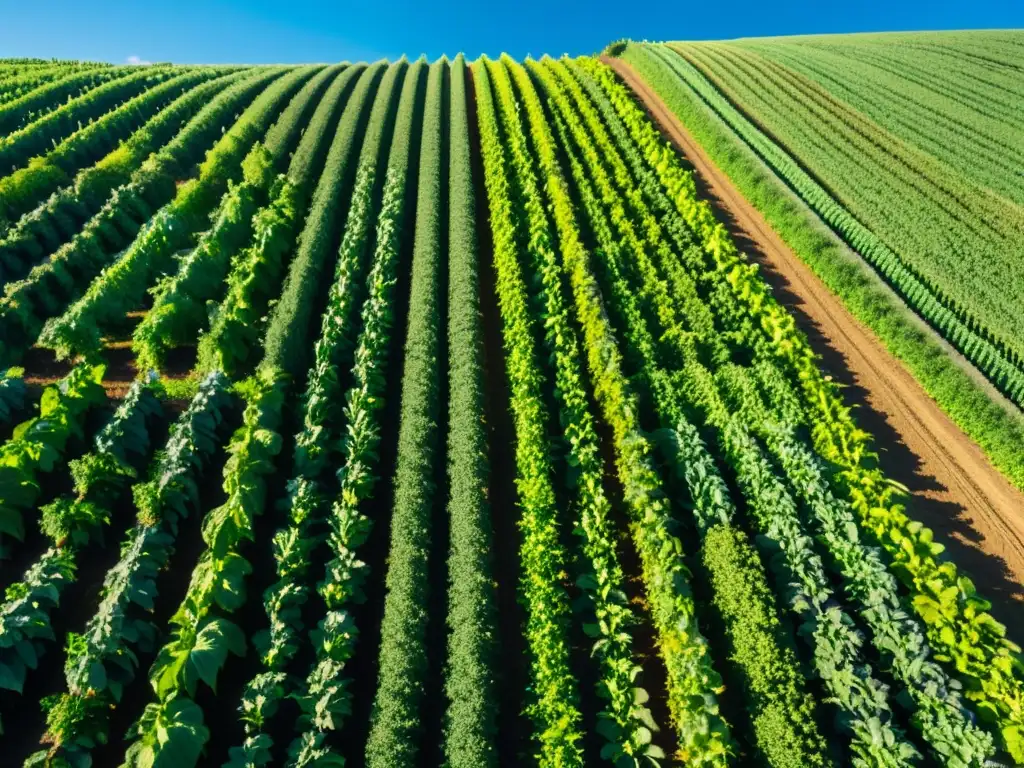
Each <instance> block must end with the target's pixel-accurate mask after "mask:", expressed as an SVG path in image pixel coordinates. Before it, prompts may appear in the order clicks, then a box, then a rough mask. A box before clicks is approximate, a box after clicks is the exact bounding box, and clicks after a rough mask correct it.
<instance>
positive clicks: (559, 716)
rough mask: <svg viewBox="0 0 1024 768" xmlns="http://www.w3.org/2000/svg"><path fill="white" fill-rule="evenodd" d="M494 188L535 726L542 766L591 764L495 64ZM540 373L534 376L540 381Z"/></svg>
mask: <svg viewBox="0 0 1024 768" xmlns="http://www.w3.org/2000/svg"><path fill="white" fill-rule="evenodd" d="M472 73H473V85H474V90H475V96H476V108H477V121H478V128H479V135H480V146H481V154H482V156H483V171H484V186H485V189H486V191H487V200H488V205H489V210H490V225H491V233H492V236H493V248H494V259H495V264H496V266H497V265H498V264H502V263H511V264H512V265H513V268H512V269H507V270H501V271H500V272H498V270H496V273H497V275H496V291H497V297H498V307H499V311H500V314H501V320H502V337H503V341H504V347H505V358H506V370H507V374H508V380H509V381H508V383H509V390H510V403H509V406H510V410H511V413H512V421H513V426H514V429H515V440H516V442H515V460H516V478H515V480H516V488H517V490H518V502H519V521H518V524H519V528H520V530H521V536H522V540H521V542H520V552H519V559H520V569H521V575H520V581H519V591H520V599H521V600H522V602H523V605H524V607H525V611H526V624H525V627H524V633H525V638H526V647H527V649H528V653H529V655H530V691H529V698H528V706H527V715H528V716H529V718H530V720H531V721H532V723H533V739H534V741H535V743H536V749H537V753H536V759H537V760H538V762H539V763H540V764H541V765H546V766H553V765H562V766H573V765H582V762H583V754H582V749H581V745H580V741H581V740H582V738H583V732H582V715H581V713H580V704H579V691H578V688H577V681H576V679H575V676H574V675H573V672H572V669H571V667H570V650H569V626H570V622H571V618H572V614H571V607H570V603H569V595H568V592H567V590H566V588H565V586H564V584H563V581H562V578H561V574H562V573H563V572H565V571H566V570H567V568H568V566H569V555H568V552H566V549H565V547H564V546H563V545H562V543H561V537H560V526H559V524H558V517H559V515H558V508H557V503H556V497H555V490H554V486H553V483H554V477H553V475H554V468H553V466H552V457H551V445H550V441H549V439H548V434H547V429H548V426H547V420H546V418H545V410H546V409H545V404H544V400H543V396H542V392H541V381H539V380H538V378H537V375H536V369H535V367H534V365H535V364H534V359H533V356H534V337H533V322H532V318H531V317H530V315H529V313H528V311H527V301H526V298H525V297H524V296H523V295H522V293H523V290H524V289H523V285H522V283H521V281H519V280H516V278H517V277H518V275H519V270H518V267H517V266H516V265H515V260H516V258H517V257H516V248H517V245H518V244H517V238H516V223H515V222H516V219H515V211H514V209H513V206H512V190H511V185H510V180H509V178H508V174H507V173H506V170H505V168H506V163H507V162H508V159H507V156H506V154H505V150H504V145H503V142H502V132H501V126H500V123H499V119H500V118H499V113H498V106H497V104H496V99H495V96H494V88H493V86H492V83H491V67H490V66H488V64H487V63H485V62H484V61H482V60H480V61H477V62H475V63H474V64H473V67H472ZM531 374H532V375H531Z"/></svg>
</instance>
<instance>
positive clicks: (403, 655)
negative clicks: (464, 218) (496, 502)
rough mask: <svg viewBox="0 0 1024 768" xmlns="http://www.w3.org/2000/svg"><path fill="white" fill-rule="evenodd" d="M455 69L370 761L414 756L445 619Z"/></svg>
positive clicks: (432, 208)
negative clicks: (442, 541)
mask: <svg viewBox="0 0 1024 768" xmlns="http://www.w3.org/2000/svg"><path fill="white" fill-rule="evenodd" d="M447 69H448V61H447V59H441V60H438V61H437V62H435V63H434V64H433V65H432V66H431V67H430V72H429V75H428V77H427V90H426V97H425V107H424V112H423V129H422V130H423V133H422V139H421V144H420V160H419V180H418V188H417V192H416V195H417V204H416V227H415V241H414V245H413V257H412V274H411V277H410V287H409V325H408V331H407V334H406V340H405V362H404V369H403V372H402V395H401V403H402V405H401V416H400V421H399V424H400V427H399V433H398V459H397V467H396V470H395V480H394V487H395V495H394V504H393V507H392V513H391V544H390V551H389V553H388V572H387V581H386V586H387V595H386V597H385V600H384V617H383V619H382V622H381V643H380V663H379V669H380V674H379V676H378V681H377V692H376V695H375V698H374V702H373V712H372V715H371V721H370V723H371V724H370V735H369V739H368V741H367V744H366V764H367V765H368V766H370V768H385V766H402V765H412V764H414V763H415V762H416V759H417V756H418V754H419V746H420V737H421V735H422V730H423V728H422V714H421V713H422V712H423V709H424V707H423V705H424V693H425V687H426V676H427V670H428V659H427V627H428V622H430V621H431V620H433V621H437V620H438V617H433V619H431V617H430V616H429V615H428V613H427V608H428V607H429V605H430V603H429V589H430V584H429V569H428V558H429V554H430V549H431V541H432V539H433V537H434V536H435V535H436V532H434V531H432V530H431V524H432V519H433V514H434V505H435V502H436V498H437V496H438V489H437V488H436V485H435V482H434V478H435V476H436V473H437V466H438V464H439V462H440V461H442V460H443V458H442V457H443V453H442V452H441V449H440V448H439V446H440V445H442V442H441V435H440V434H439V421H440V412H441V403H440V396H441V386H440V384H441V382H440V372H439V367H438V360H439V358H440V351H441V334H442V332H443V326H442V324H443V314H442V312H441V311H440V310H441V306H442V297H441V279H440V273H441V269H442V267H443V262H442V259H443V256H442V253H441V225H442V215H441V214H442V212H443V211H444V202H443V199H442V194H443V192H444V190H443V189H442V181H443V179H442V167H441V164H442V160H443V159H444V141H443V137H442V134H441V129H442V121H443V106H444V99H445V80H446V70H447Z"/></svg>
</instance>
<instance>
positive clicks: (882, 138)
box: [625, 31, 1024, 484]
mask: <svg viewBox="0 0 1024 768" xmlns="http://www.w3.org/2000/svg"><path fill="white" fill-rule="evenodd" d="M1022 46H1024V33H1020V32H1013V31H1001V32H951V33H909V34H884V35H845V36H844V35H840V36H828V37H792V38H763V39H759V38H753V39H750V40H738V41H733V42H727V43H670V44H666V45H641V46H636V45H634V46H629V49H628V51H627V52H626V53H625V56H626V58H627V60H629V61H631V62H633V63H634V64H635V65H636V66H637V67H639V69H640V71H641V72H642V73H643V75H644V76H645V77H646V78H647V79H648V80H649V82H651V83H652V84H654V85H655V89H656V90H657V91H658V92H659V95H661V96H662V98H664V99H666V101H667V102H668V103H669V105H670V107H671V108H672V109H673V110H674V111H675V112H676V113H677V114H678V115H679V116H680V117H681V118H682V119H683V122H684V123H686V124H687V125H689V126H691V129H692V130H695V132H696V133H697V134H698V135H699V140H700V141H701V143H702V144H704V145H705V146H717V150H715V151H713V154H714V155H715V156H716V162H718V163H719V164H720V165H722V166H723V169H724V168H725V166H729V169H730V170H726V172H727V173H728V174H729V175H730V176H731V177H733V178H740V177H742V178H745V179H747V182H746V184H745V185H743V184H741V186H746V187H747V188H748V189H749V187H750V184H752V183H754V182H752V181H751V179H752V178H753V176H756V175H757V173H758V172H757V170H756V169H755V166H754V165H752V164H751V161H750V160H749V159H741V158H740V157H736V156H734V157H732V158H731V159H730V160H727V159H725V158H724V155H725V154H727V153H728V152H729V151H730V149H729V148H727V147H726V145H727V144H731V145H732V147H731V150H732V152H733V153H735V152H737V151H741V152H744V153H750V157H751V158H754V157H756V158H757V160H756V163H764V165H765V166H767V168H769V169H770V171H771V172H772V173H773V174H774V176H775V177H776V178H777V180H778V183H781V184H782V185H784V186H785V187H787V188H789V189H790V190H792V191H794V192H795V193H796V194H797V195H798V196H799V197H800V198H801V199H802V201H803V202H804V203H805V204H806V205H807V207H808V208H809V209H810V211H811V212H812V213H811V214H810V215H809V216H810V217H814V218H817V219H820V220H821V221H822V222H824V223H825V224H826V225H827V226H828V227H829V228H831V229H832V230H833V231H834V232H835V233H836V234H837V235H838V236H839V237H840V238H841V239H842V241H844V242H845V243H846V244H848V245H849V246H850V247H851V248H853V249H854V250H855V251H856V253H857V254H859V255H860V256H861V257H862V258H863V260H864V262H865V263H866V265H868V266H869V268H870V269H871V270H873V271H874V272H875V273H877V274H878V275H879V276H881V278H882V279H883V280H884V281H885V282H886V283H887V284H888V285H889V286H890V287H891V288H892V289H893V290H894V291H895V294H896V296H898V298H899V300H900V301H902V302H905V304H906V305H907V306H908V307H909V308H910V309H911V310H912V311H913V312H914V313H915V314H916V315H917V316H919V317H921V318H922V319H924V320H925V322H927V323H928V325H929V326H930V327H931V328H932V329H934V331H935V332H936V333H937V334H938V336H937V337H936V338H937V339H938V338H941V339H942V340H943V341H944V342H946V343H948V344H950V345H952V347H953V348H954V349H955V350H956V352H957V353H959V355H962V356H963V358H966V361H968V363H969V364H970V366H972V367H973V369H976V370H977V371H978V372H980V374H981V375H983V376H984V377H985V378H986V379H987V380H988V381H989V382H991V384H992V385H993V386H994V387H995V388H996V390H997V391H998V392H999V393H1001V394H1002V395H1003V396H1005V398H1006V400H1008V401H1009V402H1008V403H1006V405H1007V406H1008V408H1004V407H999V408H993V407H992V405H991V402H985V401H986V400H987V399H989V398H986V397H979V396H978V393H977V392H975V391H974V390H975V387H973V386H971V385H970V383H969V382H966V381H964V379H963V376H962V375H958V372H957V371H953V370H951V369H950V364H949V359H948V356H944V355H940V354H936V352H937V350H936V349H935V348H934V343H931V344H929V343H926V342H922V341H920V340H918V341H917V342H916V343H914V340H913V338H912V337H914V336H916V335H917V334H915V333H914V332H913V331H912V330H911V329H909V328H907V327H905V325H906V324H904V323H900V322H899V321H898V320H894V317H893V314H894V313H893V312H892V311H889V310H888V309H887V310H885V311H881V310H879V308H878V307H877V306H870V305H871V304H875V305H877V304H878V299H879V297H878V296H877V295H875V296H869V295H867V289H866V288H865V287H864V285H863V284H862V281H858V279H857V278H856V277H852V276H851V275H850V274H845V275H844V274H841V272H842V271H843V266H841V265H840V266H837V265H836V262H837V261H841V259H837V258H836V257H835V256H834V255H832V254H827V253H823V251H824V250H826V249H827V248H828V246H823V244H822V243H821V242H814V243H810V242H808V237H807V236H806V233H804V232H798V230H800V229H801V226H800V224H799V223H796V222H792V221H789V222H782V221H781V220H779V219H778V218H776V220H773V222H772V225H773V227H774V228H775V229H776V230H777V231H779V232H781V233H782V234H783V236H784V237H786V238H787V241H788V242H789V243H790V244H791V245H792V246H793V247H794V249H795V250H796V251H797V252H798V253H799V254H800V255H801V257H802V258H804V260H805V261H808V262H809V263H811V264H812V265H814V266H815V270H816V271H817V272H818V273H819V275H821V276H822V277H823V278H824V279H825V280H826V282H827V283H828V284H829V286H830V287H831V288H832V290H833V291H834V292H836V293H837V294H839V295H840V296H841V297H842V298H844V299H845V300H848V301H849V303H851V304H853V305H859V311H858V310H855V311H857V313H858V315H859V316H860V317H861V319H862V320H864V321H866V322H867V323H868V324H869V325H871V326H872V327H873V328H874V330H875V331H876V333H878V334H879V335H880V336H882V337H883V339H884V340H885V341H886V343H887V345H888V346H889V347H890V349H891V350H892V351H893V352H894V353H895V354H896V355H897V356H898V357H900V358H902V359H903V360H904V361H906V362H907V363H908V364H909V365H910V366H911V368H912V369H913V370H914V373H915V375H917V376H918V378H919V379H920V380H921V381H922V383H923V384H924V385H925V387H926V388H927V389H928V391H929V393H930V394H931V395H932V396H933V397H934V398H935V399H936V400H937V401H938V402H939V403H940V404H941V405H942V407H943V408H944V409H945V410H946V411H947V412H948V413H949V414H950V415H951V416H952V417H953V418H954V419H955V420H956V421H957V422H958V423H959V424H960V426H961V427H962V428H963V429H964V430H965V431H966V432H967V433H968V434H970V435H971V436H972V437H973V438H974V439H975V440H977V441H978V442H979V443H981V444H982V445H983V446H984V447H985V448H986V450H987V451H988V452H989V453H990V454H991V455H992V456H993V460H994V461H995V462H996V463H997V464H998V465H999V466H1000V467H1001V468H1002V469H1003V471H1004V472H1007V473H1008V474H1010V475H1016V476H1017V477H1018V480H1017V481H1016V482H1017V483H1018V484H1019V483H1020V482H1021V479H1020V478H1021V477H1024V475H1022V474H1019V473H1021V472H1024V466H1021V464H1020V462H1021V458H1020V455H1019V452H1017V451H1013V450H1011V449H1009V448H1008V447H1007V443H1009V444H1010V445H1011V446H1012V445H1013V443H1014V442H1015V441H1016V435H1013V436H1011V435H1010V434H1008V433H1007V432H1006V429H1007V426H1006V424H1005V421H1006V417H1005V411H1008V412H1009V413H1010V414H1011V419H1012V420H1013V421H1015V422H1017V423H1018V424H1019V414H1020V408H1021V406H1022V405H1024V322H1022V317H1024V313H1022V308H1024V277H1022V276H1024V271H1022V270H1021V268H1020V257H1021V254H1022V253H1024V175H1022V171H1021V168H1022V167H1024V165H1022V161H1024V121H1022V120H1021V110H1020V106H1021V104H1022V103H1024V101H1022V100H1024V53H1022V51H1024V47H1022ZM712 136H714V138H712ZM748 196H750V194H749V193H748ZM783 197H784V196H780V195H774V198H775V199H774V200H767V199H766V200H764V201H763V202H760V203H758V204H756V207H758V208H759V209H761V210H762V212H764V211H765V210H767V211H769V212H774V214H775V215H776V217H778V216H782V215H783V214H782V213H781V205H782V204H781V203H780V200H781V199H782V198H783ZM771 215H772V214H771V213H769V218H771ZM806 218H808V217H805V219H806ZM806 227H807V225H806V223H805V224H804V225H803V228H804V229H806ZM819 239H820V238H819ZM798 240H802V242H801V244H800V245H799V246H798V245H796V244H795V243H796V242H797V241H798ZM832 250H834V249H832ZM848 271H849V270H848V269H847V272H848ZM825 273H830V274H828V275H827V276H826V274H825ZM858 283H860V284H858ZM888 303H892V302H891V300H888ZM896 314H898V312H897V313H896ZM943 357H945V358H946V359H942V358H943ZM1000 406H1002V402H1001V401H1000ZM1000 411H1002V412H1000ZM1018 429H1019V427H1018ZM1013 431H1014V432H1016V431H1017V430H1013ZM1015 454H1016V455H1015Z"/></svg>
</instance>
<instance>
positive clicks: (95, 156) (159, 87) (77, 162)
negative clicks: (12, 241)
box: [0, 67, 225, 221]
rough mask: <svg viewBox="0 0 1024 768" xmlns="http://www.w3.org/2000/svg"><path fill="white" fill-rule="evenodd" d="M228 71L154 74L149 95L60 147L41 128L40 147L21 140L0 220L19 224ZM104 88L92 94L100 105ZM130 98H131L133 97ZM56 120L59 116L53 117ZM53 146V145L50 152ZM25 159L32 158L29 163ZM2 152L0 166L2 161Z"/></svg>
mask: <svg viewBox="0 0 1024 768" xmlns="http://www.w3.org/2000/svg"><path fill="white" fill-rule="evenodd" d="M224 72H225V70H223V69H220V68H216V67H211V68H209V69H207V68H198V69H184V70H181V69H167V70H160V71H158V72H155V73H154V74H152V75H151V76H150V77H149V78H148V79H144V80H143V81H142V82H143V83H144V84H145V85H146V87H145V90H143V91H142V92H141V93H139V94H137V95H134V96H133V97H132V98H129V99H128V100H127V101H124V102H123V103H117V104H115V105H114V107H113V108H112V109H110V111H108V112H106V113H105V114H102V115H100V116H98V117H96V118H95V119H93V120H92V122H88V121H86V122H85V124H84V125H83V126H82V127H80V128H79V129H78V130H76V131H75V132H74V133H72V134H71V135H70V136H68V137H67V138H65V139H64V140H63V141H60V142H59V143H58V142H56V140H55V139H54V138H53V137H52V136H48V135H47V134H46V132H45V131H43V127H42V126H40V127H38V128H36V129H35V132H34V133H33V138H35V139H36V141H37V144H35V145H28V144H29V142H27V141H23V142H21V143H20V144H17V145H15V146H13V147H12V148H11V150H10V151H11V152H12V153H14V154H15V155H16V156H17V157H18V159H19V161H20V162H19V163H17V164H15V166H14V167H18V166H19V165H21V166H22V167H18V170H16V171H15V172H14V173H12V174H10V175H8V176H5V177H3V178H2V179H0V200H2V201H3V204H2V209H0V217H3V218H4V219H6V220H7V221H17V219H18V217H19V216H21V215H22V214H25V213H27V212H28V211H30V210H32V209H33V208H35V207H36V206H37V205H38V204H39V202H40V201H42V200H43V199H45V198H46V197H48V196H49V195H50V194H51V193H52V192H54V191H55V190H56V189H58V188H60V187H61V186H64V185H66V184H68V183H69V182H70V181H71V180H72V178H73V177H74V175H75V173H76V172H77V171H78V170H79V169H81V168H83V167H85V166H89V165H92V164H93V163H95V162H96V161H98V160H100V159H101V158H103V157H104V156H105V155H107V154H108V153H109V152H111V151H113V150H114V149H116V148H117V146H118V144H119V143H120V142H121V141H122V140H124V139H127V138H128V137H129V136H130V135H131V134H132V133H134V132H135V131H136V130H137V129H138V128H139V127H141V126H142V125H144V124H145V123H146V122H148V121H149V120H150V119H151V118H152V117H153V116H154V115H156V113H157V112H159V111H160V110H161V109H163V108H164V107H165V106H167V105H168V104H170V103H172V102H173V101H174V100H175V99H177V98H178V97H179V96H181V95H182V94H184V93H187V92H188V91H189V90H190V89H191V88H193V87H195V86H196V85H200V84H201V83H203V82H206V81H207V80H210V79H212V78H215V77H217V76H219V75H221V74H224ZM102 91H103V89H102V88H101V89H97V90H96V91H94V92H92V93H90V94H89V98H90V99H96V100H99V99H100V98H101V96H102V95H103V94H102ZM129 95H131V94H129ZM54 114H55V115H56V113H54ZM51 142H52V143H53V144H55V146H52V148H51ZM26 158H31V159H29V160H28V161H27V164H25V160H26ZM3 159H4V157H3V153H2V152H0V162H3Z"/></svg>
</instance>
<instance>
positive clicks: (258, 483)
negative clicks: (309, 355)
mask: <svg viewBox="0 0 1024 768" xmlns="http://www.w3.org/2000/svg"><path fill="white" fill-rule="evenodd" d="M235 389H236V391H237V392H238V393H239V394H240V395H241V396H242V398H243V399H244V400H245V402H246V406H245V410H244V413H243V414H242V426H241V427H240V428H239V429H238V430H237V431H236V432H235V434H234V435H233V436H232V438H231V442H230V443H229V444H228V446H227V449H226V450H227V453H228V455H229V458H228V460H227V463H226V464H225V466H224V484H223V488H224V492H225V494H226V496H227V498H226V500H225V502H224V503H223V504H222V505H220V506H219V507H217V508H215V509H212V510H210V511H209V512H207V513H206V514H205V515H204V516H203V520H202V524H201V530H202V537H203V542H204V544H205V545H206V546H205V549H204V550H203V551H202V553H201V554H200V555H199V560H198V562H197V563H196V566H195V568H193V570H192V578H191V581H190V583H189V586H188V590H187V591H186V593H185V596H184V598H183V599H182V601H181V604H180V605H179V606H178V609H177V611H175V613H174V614H173V615H172V616H171V618H170V620H169V624H170V625H171V627H172V628H171V630H170V637H169V639H168V640H167V641H166V642H165V643H164V645H163V646H162V647H161V648H160V650H159V651H158V653H157V656H156V660H155V661H154V662H153V665H152V667H151V668H150V670H149V683H150V686H151V687H152V689H153V695H154V698H155V699H156V700H155V701H151V702H149V703H148V704H146V707H145V709H144V710H143V712H142V714H141V716H140V717H139V719H138V721H137V722H136V723H135V724H134V725H133V726H132V727H131V728H130V729H129V739H130V740H131V743H130V744H129V746H128V748H127V751H126V753H125V765H126V766H152V765H163V764H174V765H179V766H187V765H195V764H196V762H197V761H198V759H199V756H200V754H201V752H202V749H203V747H204V745H205V742H206V740H207V739H208V738H209V729H208V728H207V727H206V725H205V724H204V717H203V712H202V709H201V708H200V706H199V705H198V704H197V703H196V700H195V699H196V693H197V689H198V686H199V685H200V683H202V684H205V685H207V686H209V687H210V688H211V689H213V690H216V687H217V676H218V674H219V673H220V671H221V669H222V668H223V667H224V664H225V663H226V662H227V659H228V655H229V654H234V655H236V656H242V655H244V654H245V652H246V647H247V645H248V643H247V640H246V637H245V635H244V633H243V632H242V630H241V628H240V627H239V626H238V624H236V623H235V622H234V621H232V617H233V614H234V613H235V612H237V611H238V610H239V609H240V608H241V607H242V606H243V605H244V604H245V602H246V600H247V594H246V581H247V577H248V576H249V575H250V574H251V573H252V564H251V563H250V562H249V560H247V559H246V557H245V555H244V554H243V552H242V550H243V547H245V546H246V544H247V542H252V541H253V540H254V535H253V524H254V521H255V518H256V517H258V516H260V515H261V514H262V513H263V512H264V509H265V507H266V506H267V505H266V495H267V481H268V478H269V476H270V475H271V474H272V473H273V471H274V457H275V456H276V455H277V454H278V453H279V452H280V450H281V443H282V440H281V435H280V434H279V433H278V432H277V429H278V427H279V426H280V423H281V419H282V417H283V410H284V407H283V406H284V402H285V397H286V390H287V379H286V377H284V376H283V375H281V374H279V373H275V372H273V371H263V372H261V373H259V374H257V375H256V376H253V377H252V378H250V379H248V380H246V381H245V382H243V383H242V384H240V385H238V386H237V387H236V388H235Z"/></svg>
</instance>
